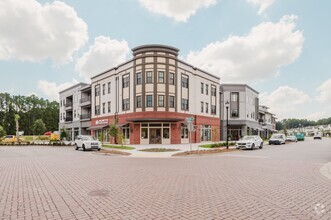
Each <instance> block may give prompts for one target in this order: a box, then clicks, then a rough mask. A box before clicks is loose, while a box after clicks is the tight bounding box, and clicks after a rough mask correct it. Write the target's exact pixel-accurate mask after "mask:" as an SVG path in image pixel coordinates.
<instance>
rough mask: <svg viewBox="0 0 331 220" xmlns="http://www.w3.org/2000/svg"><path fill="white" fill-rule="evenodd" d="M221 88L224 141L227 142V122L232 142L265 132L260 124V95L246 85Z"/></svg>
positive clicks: (230, 85)
mask: <svg viewBox="0 0 331 220" xmlns="http://www.w3.org/2000/svg"><path fill="white" fill-rule="evenodd" d="M220 87H221V88H220V90H221V92H220V94H221V101H220V102H221V125H222V128H221V132H222V140H226V130H227V120H228V131H229V134H228V135H229V139H230V140H238V139H239V138H240V137H242V136H245V135H253V134H260V132H261V131H263V130H262V128H261V126H260V124H259V93H258V92H257V91H256V90H254V89H252V88H251V87H249V86H248V85H246V84H222V85H221V86H220ZM227 110H228V112H227Z"/></svg>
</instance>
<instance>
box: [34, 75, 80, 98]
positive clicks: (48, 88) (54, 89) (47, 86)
mask: <svg viewBox="0 0 331 220" xmlns="http://www.w3.org/2000/svg"><path fill="white" fill-rule="evenodd" d="M77 83H78V81H77V80H73V81H72V82H66V83H63V84H56V83H55V82H48V81H46V80H39V81H38V86H37V87H38V90H39V91H40V92H41V93H42V94H43V95H44V96H45V97H46V98H48V99H50V100H52V101H53V100H55V101H59V92H60V91H62V90H65V89H67V88H69V87H71V86H73V85H74V84H77Z"/></svg>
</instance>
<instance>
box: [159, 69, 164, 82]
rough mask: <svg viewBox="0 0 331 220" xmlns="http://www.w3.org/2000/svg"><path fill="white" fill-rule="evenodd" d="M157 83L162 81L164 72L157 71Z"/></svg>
mask: <svg viewBox="0 0 331 220" xmlns="http://www.w3.org/2000/svg"><path fill="white" fill-rule="evenodd" d="M158 83H164V72H163V71H159V73H158Z"/></svg>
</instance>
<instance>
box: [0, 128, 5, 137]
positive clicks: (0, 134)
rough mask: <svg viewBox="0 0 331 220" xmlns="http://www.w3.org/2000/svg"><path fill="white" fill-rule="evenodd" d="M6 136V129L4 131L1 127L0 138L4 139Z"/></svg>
mask: <svg viewBox="0 0 331 220" xmlns="http://www.w3.org/2000/svg"><path fill="white" fill-rule="evenodd" d="M5 135H6V131H5V129H3V127H2V126H1V125H0V138H2V137H3V136H5Z"/></svg>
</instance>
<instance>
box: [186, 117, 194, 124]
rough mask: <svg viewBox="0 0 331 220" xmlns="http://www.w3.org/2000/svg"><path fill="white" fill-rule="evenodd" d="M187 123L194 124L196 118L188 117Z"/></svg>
mask: <svg viewBox="0 0 331 220" xmlns="http://www.w3.org/2000/svg"><path fill="white" fill-rule="evenodd" d="M186 122H187V123H193V122H194V117H187V118H186Z"/></svg>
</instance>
